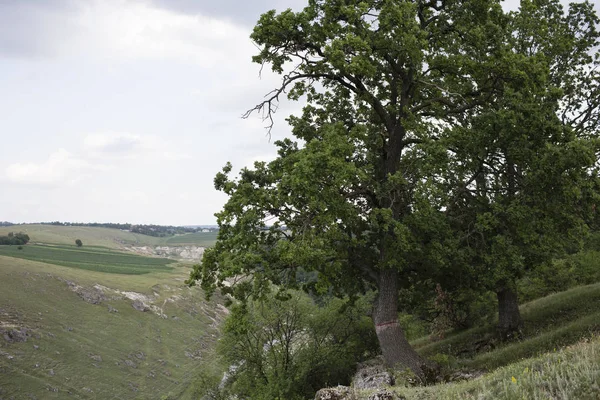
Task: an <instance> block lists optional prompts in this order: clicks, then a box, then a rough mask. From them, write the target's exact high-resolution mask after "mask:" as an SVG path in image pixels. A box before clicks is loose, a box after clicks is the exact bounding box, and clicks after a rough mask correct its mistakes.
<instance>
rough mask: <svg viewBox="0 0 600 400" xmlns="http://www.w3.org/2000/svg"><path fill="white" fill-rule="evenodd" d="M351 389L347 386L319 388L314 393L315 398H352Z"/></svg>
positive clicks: (339, 399)
mask: <svg viewBox="0 0 600 400" xmlns="http://www.w3.org/2000/svg"><path fill="white" fill-rule="evenodd" d="M353 398H354V396H353V395H352V391H351V389H350V388H349V387H347V386H338V387H335V388H327V389H321V390H319V391H318V392H317V394H316V395H315V400H353Z"/></svg>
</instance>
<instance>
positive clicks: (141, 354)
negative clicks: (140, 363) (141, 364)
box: [135, 351, 146, 360]
mask: <svg viewBox="0 0 600 400" xmlns="http://www.w3.org/2000/svg"><path fill="white" fill-rule="evenodd" d="M135 357H136V358H137V359H139V360H143V359H145V358H146V354H144V352H143V351H140V352H139V353H135Z"/></svg>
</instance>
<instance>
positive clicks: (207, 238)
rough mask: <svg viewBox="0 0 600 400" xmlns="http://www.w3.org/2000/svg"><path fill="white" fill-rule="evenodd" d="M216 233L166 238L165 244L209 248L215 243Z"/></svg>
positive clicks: (188, 234)
mask: <svg viewBox="0 0 600 400" xmlns="http://www.w3.org/2000/svg"><path fill="white" fill-rule="evenodd" d="M217 235H218V232H196V233H187V234H185V235H176V236H172V237H169V238H166V240H165V244H166V245H168V246H181V245H190V246H202V247H210V246H213V245H214V244H215V243H216V242H217Z"/></svg>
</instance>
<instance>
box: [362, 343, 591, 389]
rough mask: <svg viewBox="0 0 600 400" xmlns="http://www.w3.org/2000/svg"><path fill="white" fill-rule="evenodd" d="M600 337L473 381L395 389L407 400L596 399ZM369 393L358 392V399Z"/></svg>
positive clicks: (518, 363)
mask: <svg viewBox="0 0 600 400" xmlns="http://www.w3.org/2000/svg"><path fill="white" fill-rule="evenodd" d="M599 381H600V337H595V338H592V339H587V340H582V341H581V342H579V343H578V344H576V345H572V346H568V347H565V348H562V349H559V350H557V351H554V352H551V353H546V354H543V355H541V356H538V357H534V358H530V359H527V360H523V361H519V362H516V363H512V364H509V365H507V366H505V367H501V368H498V369H496V370H495V371H493V372H492V373H490V374H488V375H485V376H483V377H480V378H477V379H473V380H470V381H463V382H458V383H451V384H444V385H437V386H429V387H425V388H395V389H394V392H396V393H397V394H399V395H401V396H403V397H404V398H405V399H406V400H411V399H419V400H434V399H435V400H462V399H472V400H522V399H527V400H534V399H540V400H541V399H544V400H546V399H556V400H558V399H560V400H575V399H577V400H597V399H599V398H600V386H599ZM369 394H370V393H369V392H367V391H365V392H359V393H356V396H357V398H358V399H363V398H367V396H368V395H369Z"/></svg>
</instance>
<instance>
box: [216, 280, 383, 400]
mask: <svg viewBox="0 0 600 400" xmlns="http://www.w3.org/2000/svg"><path fill="white" fill-rule="evenodd" d="M368 307H369V302H368V301H359V302H358V303H357V304H356V305H354V306H348V307H346V306H345V304H344V302H343V301H341V300H337V299H332V300H329V301H326V302H325V304H324V305H323V306H321V307H320V306H318V305H316V304H315V303H314V302H313V300H311V299H310V298H309V297H308V296H307V295H305V294H303V293H296V292H294V293H292V296H291V298H290V299H289V300H287V301H283V300H278V299H276V298H275V297H271V298H268V299H265V300H264V301H262V302H255V301H251V302H249V303H247V304H238V305H234V306H233V307H232V309H231V314H230V316H229V317H228V319H227V320H226V322H225V324H224V327H223V338H222V340H221V341H220V343H219V346H218V351H219V353H220V354H222V355H223V357H224V358H225V360H226V361H227V362H228V363H229V364H230V365H234V366H236V367H237V368H236V369H235V372H234V373H233V375H232V376H231V378H230V379H229V381H228V382H227V385H226V388H225V390H229V391H231V392H232V394H234V395H237V396H238V397H239V398H251V399H257V400H260V399H290V400H293V399H303V398H307V397H313V396H314V394H315V392H316V391H317V390H318V389H320V388H322V387H327V386H331V385H337V384H348V383H349V382H350V377H351V376H352V374H353V373H354V370H355V366H356V364H357V362H360V361H363V360H364V359H366V358H369V357H372V356H373V355H374V354H375V353H376V351H377V350H378V347H377V338H376V337H375V333H374V331H375V330H374V329H373V326H372V322H371V320H370V319H369V318H368V317H366V310H367V308H368Z"/></svg>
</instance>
